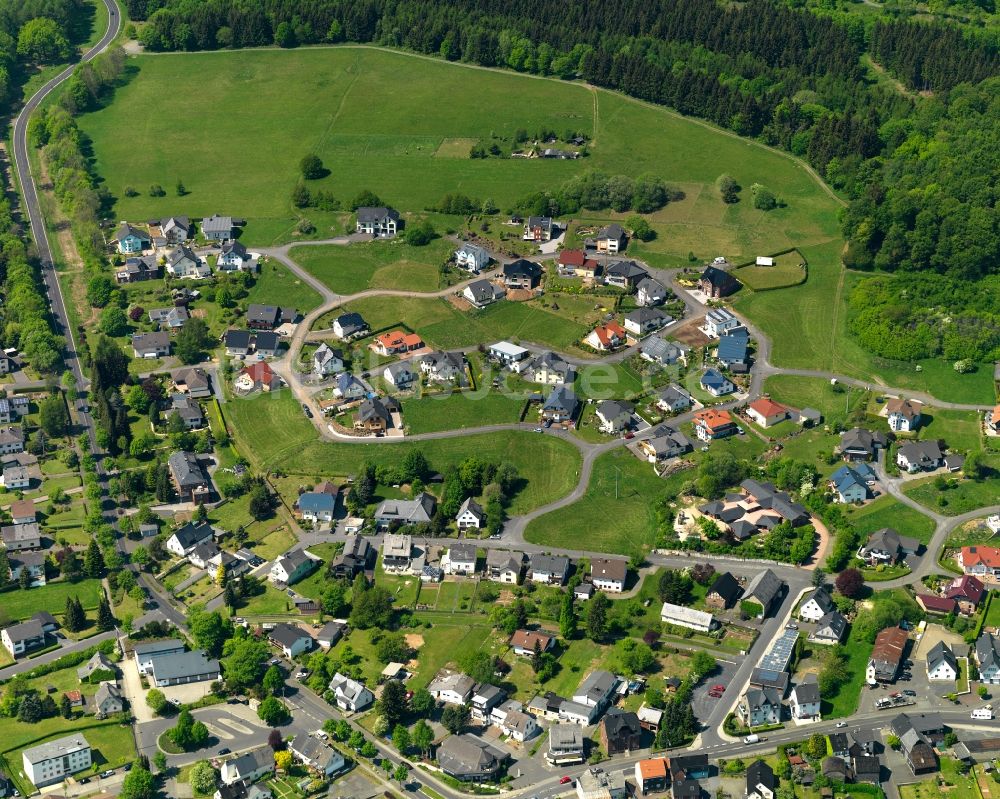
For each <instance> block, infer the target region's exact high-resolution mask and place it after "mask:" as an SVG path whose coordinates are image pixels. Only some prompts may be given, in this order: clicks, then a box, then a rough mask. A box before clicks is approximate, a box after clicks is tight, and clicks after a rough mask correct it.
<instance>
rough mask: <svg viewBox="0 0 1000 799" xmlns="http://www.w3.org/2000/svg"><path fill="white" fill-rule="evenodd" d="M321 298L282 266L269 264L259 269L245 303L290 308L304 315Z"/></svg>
mask: <svg viewBox="0 0 1000 799" xmlns="http://www.w3.org/2000/svg"><path fill="white" fill-rule="evenodd" d="M320 299H321V297H320V296H319V292H317V291H316V290H315V289H314V288H313V287H312V286H309V285H308V284H306V283H304V282H303V281H302V280H300V279H299V278H298V277H296V276H295V275H293V274H292V273H291V271H289V270H288V269H286V268H285V266H284V265H282V264H280V263H277V262H273V261H272V262H271V263H269V264H267V265H265V266H263V267H261V270H260V274H259V275H258V276H257V281H256V282H255V283H254V285H253V287H252V288H251V289H250V291H249V292H247V299H246V302H247V303H251V302H259V303H264V304H265V305H280V306H282V307H285V306H291V307H293V308H297V309H298V311H299V313H302V314H305V313H308V312H309V311H311V310H312V309H313V308H315V307H316V306H317V305H319V303H320Z"/></svg>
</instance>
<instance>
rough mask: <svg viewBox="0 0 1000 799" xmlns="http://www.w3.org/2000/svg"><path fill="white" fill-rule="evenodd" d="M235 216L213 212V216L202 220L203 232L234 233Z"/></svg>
mask: <svg viewBox="0 0 1000 799" xmlns="http://www.w3.org/2000/svg"><path fill="white" fill-rule="evenodd" d="M233 227H234V223H233V218H232V217H231V216H219V215H218V214H213V215H212V216H209V217H205V219H203V220H202V221H201V232H202V233H204V234H205V235H208V234H209V233H226V234H229V233H232V232H233Z"/></svg>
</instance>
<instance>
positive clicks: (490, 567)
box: [486, 549, 524, 585]
mask: <svg viewBox="0 0 1000 799" xmlns="http://www.w3.org/2000/svg"><path fill="white" fill-rule="evenodd" d="M523 569H524V553H523V552H510V551H508V550H505V549H490V550H488V551H487V552H486V579H488V580H491V581H492V582H495V583H503V584H505V585H517V584H518V583H519V582H520V581H521V571H522V570H523Z"/></svg>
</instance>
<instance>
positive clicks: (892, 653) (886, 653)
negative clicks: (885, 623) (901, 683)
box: [872, 627, 910, 663]
mask: <svg viewBox="0 0 1000 799" xmlns="http://www.w3.org/2000/svg"><path fill="white" fill-rule="evenodd" d="M909 637H910V636H909V634H908V633H907V632H906V630H904V629H903V628H902V627H886V628H885V629H884V630H882V632H880V633H879V634H878V635H877V636H876V638H875V646H874V647H872V660H881V661H885V662H886V663H899V661H901V660H902V659H903V650H904V649H906V641H907V639H908V638H909Z"/></svg>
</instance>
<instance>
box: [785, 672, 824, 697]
mask: <svg viewBox="0 0 1000 799" xmlns="http://www.w3.org/2000/svg"><path fill="white" fill-rule="evenodd" d="M792 693H793V694H795V697H796V698H797V699H798V701H799V704H804V703H808V702H819V700H820V696H819V683H817V682H816V675H815V674H807V675H806V677H805V679H804V680H803V681H802V682H801V683H799V684H798V685H796V686H795V687H794V688H793V689H792Z"/></svg>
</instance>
